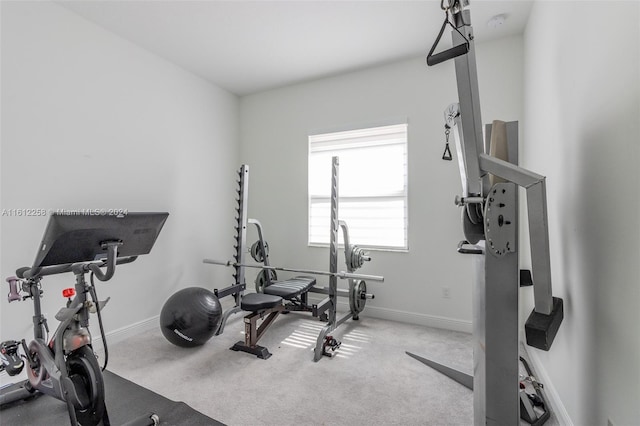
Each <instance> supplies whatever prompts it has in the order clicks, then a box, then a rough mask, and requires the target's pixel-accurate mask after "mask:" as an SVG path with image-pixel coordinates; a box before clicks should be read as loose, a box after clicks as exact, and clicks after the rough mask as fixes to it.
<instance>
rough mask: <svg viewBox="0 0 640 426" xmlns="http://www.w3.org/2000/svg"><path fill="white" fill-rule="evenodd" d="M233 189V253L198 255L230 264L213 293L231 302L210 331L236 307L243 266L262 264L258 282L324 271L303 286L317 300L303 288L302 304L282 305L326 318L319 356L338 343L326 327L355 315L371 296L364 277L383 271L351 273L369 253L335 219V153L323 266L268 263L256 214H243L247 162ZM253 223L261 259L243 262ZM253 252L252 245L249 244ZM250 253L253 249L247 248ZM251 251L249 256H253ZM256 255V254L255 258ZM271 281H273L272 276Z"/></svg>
mask: <svg viewBox="0 0 640 426" xmlns="http://www.w3.org/2000/svg"><path fill="white" fill-rule="evenodd" d="M237 183H238V190H237V198H236V201H237V207H236V226H235V230H236V236H235V244H234V250H235V254H234V256H233V258H234V260H228V261H221V260H215V259H204V260H203V262H204V263H208V264H213V265H222V266H228V267H233V268H234V269H235V271H234V274H233V276H234V281H235V282H234V284H232V285H231V286H229V287H226V288H223V289H221V290H218V289H215V290H214V293H215V295H216V296H217V297H218V298H221V297H225V296H228V295H232V296H233V297H234V302H235V303H234V306H233V307H231V308H230V309H228V310H227V311H225V312H224V313H223V316H222V320H221V321H220V325H219V327H218V330H217V331H216V333H215V335H219V334H222V332H223V331H224V327H225V324H226V322H227V320H228V319H229V317H230V316H231V315H232V314H234V313H237V312H241V311H242V307H241V304H242V297H243V295H244V290H246V282H245V268H259V269H262V270H263V271H264V272H265V273H264V274H263V276H264V281H265V284H264V285H269V284H271V281H272V279H273V277H272V276H271V273H272V271H287V272H300V273H307V274H312V275H325V276H328V277H329V286H328V287H324V288H319V287H315V286H313V287H311V288H310V289H309V290H308V292H310V293H320V294H325V295H327V297H326V298H324V299H323V300H322V301H320V302H319V303H317V304H313V305H312V306H307V305H306V294H305V295H304V302H305V303H303V305H304V306H302V307H300V306H291V305H285V309H286V310H289V311H297V310H303V311H309V312H311V313H312V315H313V316H314V317H317V318H320V319H323V320H326V321H327V324H326V325H325V326H324V327H323V328H322V330H321V331H320V333H319V335H318V339H317V342H316V346H315V349H314V358H313V359H314V361H316V362H317V361H319V360H320V359H322V357H323V356H325V355H329V354H328V352H327V350H326V349H327V347H328V346H332V349H334V350H335V349H336V348H337V346H339V342H337V341H335V339H333V338H332V337H331V336H330V335H329V333H331V332H332V331H334V330H335V329H337V328H338V327H339V326H340V325H341V324H343V323H344V322H345V321H347V320H348V319H350V318H352V319H354V320H357V319H358V318H359V314H360V312H362V311H363V310H364V307H365V304H366V300H367V299H373V298H374V297H375V296H374V295H373V294H370V293H367V287H366V281H365V280H369V281H378V282H383V281H384V277H382V276H378V275H366V274H356V273H354V272H355V270H356V269H358V268H359V267H360V266H362V264H363V262H365V261H370V260H371V258H370V257H369V256H368V255H367V254H366V253H364V251H363V250H362V249H360V248H359V247H357V246H353V245H351V244H350V243H349V232H348V226H347V224H346V222H345V221H342V220H339V218H338V200H339V158H338V157H333V158H332V164H331V221H330V241H329V271H328V272H327V271H318V270H311V269H297V268H286V267H276V266H271V265H269V260H268V245H267V244H266V241H265V240H264V238H263V231H262V225H261V224H260V222H259V221H258V220H256V219H250V218H248V215H247V210H248V185H249V166H247V165H242V166H241V167H240V169H239V170H238V181H237ZM249 223H251V224H254V225H255V226H256V228H257V232H258V236H259V240H258V242H257V244H258V246H257V249H258V251H260V256H259V257H261V258H262V262H263V264H254V265H252V264H248V263H246V261H245V258H246V253H247V252H249V251H250V250H248V249H247V242H246V240H247V224H249ZM340 228H342V231H343V236H344V251H345V262H346V266H347V271H346V272H345V271H339V270H338V249H339V247H338V231H339V229H340ZM251 251H252V252H253V250H251ZM252 255H253V253H252ZM256 257H257V256H254V258H256ZM256 260H258V258H256ZM338 279H348V280H349V289H348V290H345V289H340V288H338ZM274 282H275V281H274ZM256 287H257V289H258V288H260V287H261V285H260V286H259V285H256ZM339 296H341V297H348V298H349V302H350V303H349V306H350V311H349V312H347V313H345V314H343V315H342V316H339V315H338V311H337V307H338V300H337V298H338V297H339Z"/></svg>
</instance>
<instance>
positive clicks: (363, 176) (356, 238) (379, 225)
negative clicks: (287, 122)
mask: <svg viewBox="0 0 640 426" xmlns="http://www.w3.org/2000/svg"><path fill="white" fill-rule="evenodd" d="M333 156H338V157H339V158H340V169H339V185H340V186H339V206H338V216H339V219H340V220H344V221H345V222H347V225H348V226H349V237H350V239H351V240H352V243H354V244H358V245H359V246H362V247H368V248H380V249H395V250H406V249H407V124H397V125H393V126H383V127H375V128H368V129H360V130H351V131H345V132H337V133H324V134H317V135H311V136H309V245H327V244H329V228H330V206H331V157H333ZM339 235H340V238H342V231H340V232H339Z"/></svg>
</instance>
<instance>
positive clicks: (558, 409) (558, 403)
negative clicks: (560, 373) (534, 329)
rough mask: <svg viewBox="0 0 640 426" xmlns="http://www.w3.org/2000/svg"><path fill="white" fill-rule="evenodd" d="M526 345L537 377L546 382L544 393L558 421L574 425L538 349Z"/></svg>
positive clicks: (568, 425)
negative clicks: (529, 348) (531, 348)
mask: <svg viewBox="0 0 640 426" xmlns="http://www.w3.org/2000/svg"><path fill="white" fill-rule="evenodd" d="M524 347H525V352H526V353H527V357H528V358H529V361H530V362H531V366H532V367H533V371H534V372H535V374H536V376H537V379H538V380H540V382H541V383H543V384H544V394H545V396H546V397H547V403H548V404H549V405H551V410H552V412H553V414H554V415H555V417H556V419H557V420H558V423H559V424H561V425H563V426H574V425H573V421H572V420H571V417H570V416H569V412H568V411H567V408H566V407H565V406H564V404H563V403H562V400H561V399H560V394H559V393H558V390H557V389H556V387H555V386H554V385H553V382H552V381H551V378H550V377H549V374H548V373H547V370H546V368H544V364H543V363H542V361H541V360H540V357H539V356H538V354H537V353H536V351H534V350H532V351H530V350H527V346H526V345H524Z"/></svg>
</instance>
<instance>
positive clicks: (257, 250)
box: [251, 240, 269, 263]
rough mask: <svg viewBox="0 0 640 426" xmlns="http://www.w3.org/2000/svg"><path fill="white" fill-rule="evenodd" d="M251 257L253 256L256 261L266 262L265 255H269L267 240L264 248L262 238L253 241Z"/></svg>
mask: <svg viewBox="0 0 640 426" xmlns="http://www.w3.org/2000/svg"><path fill="white" fill-rule="evenodd" d="M251 257H253V259H254V260H255V261H256V262H260V263H262V262H264V259H265V257H269V243H267V242H266V241H265V242H264V248H263V247H262V244H261V241H260V240H258V241H256V242H255V243H253V244H252V245H251Z"/></svg>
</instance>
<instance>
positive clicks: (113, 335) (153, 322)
mask: <svg viewBox="0 0 640 426" xmlns="http://www.w3.org/2000/svg"><path fill="white" fill-rule="evenodd" d="M159 321H160V315H155V316H153V317H151V318H147V319H145V320H142V321H138V322H136V323H133V324H131V325H127V326H124V327H120V328H118V329H116V330H113V331H110V332H108V333H106V335H105V337H106V338H107V341H108V342H109V344H113V343H118V342H122V341H123V340H126V339H128V338H129V337H133V336H135V335H137V334H141V333H144V332H147V331H151V330H153V329H155V328H156V327H159ZM92 342H93V345H94V347H96V348H100V349H102V347H103V345H102V337H101V336H100V334H99V333H98V334H97V335H96V333H95V332H94V333H93V340H92Z"/></svg>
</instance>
